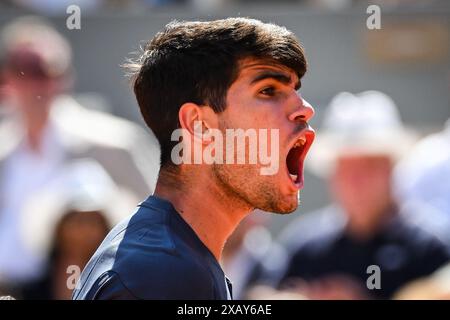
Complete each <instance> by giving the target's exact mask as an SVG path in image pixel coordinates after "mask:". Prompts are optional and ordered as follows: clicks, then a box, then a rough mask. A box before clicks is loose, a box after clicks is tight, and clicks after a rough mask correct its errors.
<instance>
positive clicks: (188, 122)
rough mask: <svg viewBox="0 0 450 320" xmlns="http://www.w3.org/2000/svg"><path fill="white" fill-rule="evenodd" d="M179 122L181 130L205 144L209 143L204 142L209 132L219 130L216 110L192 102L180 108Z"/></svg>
mask: <svg viewBox="0 0 450 320" xmlns="http://www.w3.org/2000/svg"><path fill="white" fill-rule="evenodd" d="M178 120H179V122H180V126H181V128H183V129H185V130H187V131H188V132H189V134H190V135H191V136H192V137H193V138H194V139H199V140H198V141H200V142H202V143H204V144H208V141H204V140H203V136H204V135H207V134H208V131H209V130H211V129H217V128H218V127H217V126H218V118H217V114H216V113H215V112H214V110H213V109H212V108H211V107H209V106H199V105H198V104H195V103H192V102H187V103H184V104H183V105H182V106H181V107H180V110H179V111H178Z"/></svg>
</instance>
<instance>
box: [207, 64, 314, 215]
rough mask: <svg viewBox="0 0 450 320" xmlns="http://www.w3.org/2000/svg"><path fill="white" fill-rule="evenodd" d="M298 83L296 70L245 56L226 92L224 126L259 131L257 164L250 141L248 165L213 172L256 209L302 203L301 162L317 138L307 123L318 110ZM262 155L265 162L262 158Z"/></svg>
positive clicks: (292, 207) (279, 209) (287, 209)
mask: <svg viewBox="0 0 450 320" xmlns="http://www.w3.org/2000/svg"><path fill="white" fill-rule="evenodd" d="M299 87H300V79H298V76H297V75H296V73H295V72H294V71H293V70H291V69H289V68H287V67H285V66H282V65H279V64H275V63H270V62H267V61H261V60H256V59H245V60H242V61H241V63H240V73H239V76H238V78H237V80H236V81H235V82H234V83H233V84H232V85H231V87H230V89H229V90H228V93H227V107H226V109H225V111H224V112H222V113H220V114H219V123H220V129H221V130H222V132H225V130H226V129H238V128H240V129H243V130H244V131H245V130H249V131H247V132H250V131H253V132H255V133H256V136H257V137H258V138H257V142H258V143H257V149H256V150H257V152H258V154H257V163H256V164H254V163H250V162H251V161H250V157H251V155H250V157H249V152H251V150H250V149H252V148H251V146H249V143H250V142H249V141H250V140H249V139H246V140H245V141H246V142H245V146H246V150H245V151H246V153H245V155H246V156H245V163H244V164H237V163H235V164H229V163H228V164H227V163H225V164H214V165H213V172H214V174H215V176H216V177H217V178H218V179H219V180H220V181H221V182H222V184H223V186H224V187H225V188H227V189H228V191H230V192H231V193H232V194H234V195H236V196H237V197H239V198H241V199H240V200H241V201H242V200H244V201H245V202H246V203H247V204H248V205H249V206H251V207H253V208H258V209H261V210H265V211H271V212H279V213H289V212H292V211H294V210H295V209H296V208H297V206H298V202H299V196H298V194H299V191H300V189H301V188H302V187H303V161H304V159H305V156H306V153H307V151H308V149H309V147H310V146H311V144H312V142H313V139H314V132H313V131H312V129H311V128H310V127H309V125H308V121H309V120H310V119H311V117H312V116H313V114H314V109H313V108H312V106H311V105H310V104H309V103H308V102H306V101H305V100H304V99H303V98H302V97H301V95H300V94H299V93H298V89H299ZM264 129H265V130H264ZM294 146H297V147H295V148H294ZM236 149H237V148H235V150H234V153H235V156H236V157H237V155H236V153H237V152H238V151H239V150H236ZM241 149H242V148H241ZM253 150H254V151H255V149H253ZM266 150H267V151H266ZM241 151H242V150H241ZM226 152H233V151H232V150H230V149H227V150H226ZM261 155H265V156H266V158H265V160H263V161H261V160H262V158H261ZM236 159H237V158H236ZM264 161H265V163H264ZM236 162H237V161H236ZM262 162H263V163H262ZM264 168H265V169H264Z"/></svg>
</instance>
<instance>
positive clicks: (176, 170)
mask: <svg viewBox="0 0 450 320" xmlns="http://www.w3.org/2000/svg"><path fill="white" fill-rule="evenodd" d="M129 67H130V68H131V70H132V72H133V87H134V93H135V95H136V98H137V101H138V104H139V106H140V109H141V113H142V115H143V117H144V119H145V121H146V123H147V125H148V126H149V127H150V129H151V130H152V131H153V132H154V134H155V136H156V137H157V139H158V141H159V143H160V146H161V169H160V174H159V178H158V182H157V186H156V189H155V192H154V194H153V195H151V196H150V197H149V198H148V199H147V200H145V201H144V202H142V203H141V204H140V205H139V207H138V209H137V211H136V212H135V214H134V215H132V216H131V217H130V218H128V219H127V220H126V221H123V222H122V223H120V224H119V225H118V226H116V227H115V228H114V229H113V230H112V231H111V232H110V234H109V235H108V236H107V237H106V239H105V240H104V242H103V243H102V245H101V246H100V248H99V249H98V250H97V252H96V253H95V255H94V256H93V257H92V258H91V260H90V262H89V263H88V265H87V266H86V268H85V270H84V272H83V273H82V275H81V279H80V282H79V284H78V287H77V288H76V290H75V292H74V295H73V297H74V299H231V298H232V293H231V284H230V281H229V280H228V279H227V278H226V277H225V275H224V273H223V271H222V269H221V267H220V265H219V262H218V261H220V257H221V251H222V248H223V246H224V244H225V242H226V240H227V238H228V237H229V236H230V234H231V233H232V232H233V230H234V229H235V228H236V226H237V225H238V224H239V222H240V221H241V220H242V219H243V218H244V217H245V216H246V215H248V214H249V213H250V212H252V210H254V209H255V208H258V209H261V210H264V211H270V212H277V213H290V212H293V211H294V210H295V209H296V208H297V206H298V202H299V191H300V189H301V188H302V187H303V162H304V159H305V155H306V153H307V151H308V149H309V147H310V146H311V144H312V142H313V139H314V131H313V130H312V129H311V128H310V127H309V125H308V121H309V120H310V119H311V117H312V116H313V114H314V110H313V108H312V107H311V105H310V104H308V102H306V101H305V100H304V99H303V98H302V97H301V95H300V94H299V93H298V90H299V89H300V87H301V78H302V77H303V75H304V74H305V72H306V68H307V63H306V59H305V55H304V51H303V48H302V46H301V45H300V43H299V41H298V40H297V39H296V38H295V36H294V35H293V33H292V32H290V31H288V30H286V29H285V28H283V27H280V26H276V25H273V24H266V23H262V22H260V21H258V20H251V19H245V18H228V19H224V20H216V21H209V22H173V23H170V24H169V25H167V26H166V28H165V29H164V30H163V31H162V32H160V33H158V34H157V35H156V36H155V37H154V38H153V40H151V41H150V42H149V43H148V44H147V46H146V47H145V50H144V52H143V54H142V56H141V57H140V59H139V60H138V62H137V63H133V64H130V65H129ZM180 132H181V133H180ZM218 133H222V137H220V134H218ZM269 133H270V134H269ZM230 139H232V141H231V142H230V141H229V140H230ZM273 140H276V141H273ZM219 142H220V143H219ZM234 142H236V144H235V143H234ZM180 146H181V147H180ZM268 149H272V150H268ZM262 150H263V151H262ZM268 154H270V162H271V163H269V162H268V161H267V159H265V161H263V158H267V155H268ZM274 155H275V156H274ZM255 159H256V161H255ZM189 160H191V161H189ZM274 161H275V162H276V164H274V163H273V162H274ZM268 167H270V168H271V170H263V169H268ZM273 168H275V169H276V170H273Z"/></svg>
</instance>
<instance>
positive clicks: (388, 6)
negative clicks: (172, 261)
mask: <svg viewBox="0 0 450 320" xmlns="http://www.w3.org/2000/svg"><path fill="white" fill-rule="evenodd" d="M72 4H76V5H78V6H79V7H80V9H81V25H80V26H81V28H80V29H79V30H78V29H75V30H69V29H68V28H67V25H66V19H67V18H68V16H69V14H68V13H66V9H67V7H68V6H69V5H72ZM370 4H376V5H379V6H380V8H381V29H379V30H370V29H369V28H367V25H366V20H367V18H368V16H369V15H368V14H367V13H366V8H367V6H368V5H370ZM227 16H251V17H254V18H258V19H262V20H263V21H268V22H275V23H278V24H281V25H285V26H286V27H287V28H289V29H291V30H292V31H294V32H295V33H296V35H297V36H298V37H299V39H300V40H301V42H302V43H303V44H304V46H305V48H306V54H307V57H308V59H309V71H308V74H307V75H306V77H305V80H304V85H303V88H302V95H303V96H304V97H305V98H306V99H307V100H308V101H309V102H310V103H311V104H312V105H313V106H314V107H315V108H316V115H317V116H316V117H315V119H314V120H313V123H312V125H313V127H315V128H316V132H317V138H316V141H315V144H314V146H313V148H312V149H311V151H310V154H309V156H308V159H307V168H306V170H307V172H306V186H305V189H304V190H303V192H302V194H301V206H300V207H299V209H298V210H297V212H296V213H294V214H291V215H284V216H280V215H277V216H274V215H268V214H266V213H263V212H259V211H257V212H255V213H254V214H252V215H250V216H249V217H248V218H246V219H245V220H244V221H243V222H242V223H241V224H240V226H239V227H238V229H237V230H236V232H235V233H234V234H233V236H232V237H231V238H230V240H229V241H228V243H227V245H226V247H225V250H224V254H223V261H221V263H222V265H223V267H224V270H225V272H226V273H227V275H228V277H229V278H230V279H231V280H232V281H233V292H234V298H238V299H266V298H267V299H449V298H450V264H449V262H450V94H449V92H450V90H449V89H450V3H449V2H448V1H440V0H435V1H420V0H416V1H412V0H408V1H402V0H378V1H375V0H373V1H366V0H360V1H358V0H284V1H276V2H275V1H268V0H266V1H263V0H260V1H257V0H253V1H238V0H234V1H225V0H208V1H206V0H93V1H92V0H90V1H83V0H78V1H75V0H72V1H56V0H39V1H38V0H3V1H2V2H0V30H1V31H0V296H3V295H12V296H14V297H16V298H18V299H69V298H70V296H71V291H72V289H73V284H74V282H75V281H74V280H76V277H77V275H79V273H78V272H79V271H80V270H82V269H83V266H84V265H85V264H86V263H87V261H88V260H89V258H90V256H91V255H92V254H93V252H94V251H95V249H96V248H97V246H98V245H99V244H100V242H101V241H102V240H103V238H104V237H105V235H106V234H107V233H108V231H109V230H110V228H111V227H112V226H113V225H114V224H115V223H117V222H118V221H119V220H121V219H122V218H124V217H125V216H127V215H129V214H131V213H132V212H133V210H134V207H135V206H136V204H137V203H138V202H140V201H142V200H143V199H145V198H146V196H147V195H148V194H150V193H152V191H153V188H154V185H155V182H156V179H157V175H158V162H159V150H158V144H157V142H156V140H155V138H154V136H153V135H152V133H151V132H150V131H149V130H147V129H145V128H144V126H143V122H142V120H141V119H140V116H139V113H138V108H137V105H136V103H135V102H134V99H133V96H132V92H131V90H130V88H129V85H128V83H127V79H126V77H125V76H124V73H123V70H122V69H121V67H120V65H121V64H122V63H124V62H125V57H127V56H129V55H130V52H131V51H133V50H138V46H139V43H140V41H142V40H147V39H149V38H151V37H152V36H153V35H154V34H155V33H156V32H157V31H158V30H160V29H161V28H162V27H163V26H164V25H165V24H166V23H168V22H169V21H171V20H173V19H179V20H190V19H212V18H221V17H227ZM447 119H449V120H447ZM374 268H375V269H374ZM374 270H375V271H374ZM377 270H378V271H379V274H377ZM378 275H379V277H378V278H377V276H378Z"/></svg>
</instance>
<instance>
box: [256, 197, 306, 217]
mask: <svg viewBox="0 0 450 320" xmlns="http://www.w3.org/2000/svg"><path fill="white" fill-rule="evenodd" d="M299 203H300V199H299V197H298V195H296V196H295V198H294V197H292V198H291V197H289V198H288V199H284V200H281V199H280V200H278V201H277V202H275V203H271V204H270V205H269V206H268V207H267V208H258V209H261V210H264V211H267V212H272V213H275V214H290V213H293V212H294V211H295V210H297V208H298V205H299Z"/></svg>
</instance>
